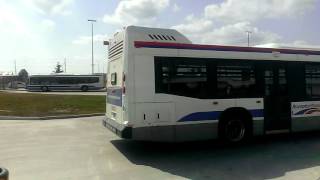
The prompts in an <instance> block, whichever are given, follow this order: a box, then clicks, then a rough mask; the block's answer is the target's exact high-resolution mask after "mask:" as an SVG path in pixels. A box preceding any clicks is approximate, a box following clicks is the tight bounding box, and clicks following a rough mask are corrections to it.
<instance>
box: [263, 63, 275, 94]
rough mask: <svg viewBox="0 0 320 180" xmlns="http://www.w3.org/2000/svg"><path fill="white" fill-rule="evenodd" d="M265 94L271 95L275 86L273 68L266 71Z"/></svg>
mask: <svg viewBox="0 0 320 180" xmlns="http://www.w3.org/2000/svg"><path fill="white" fill-rule="evenodd" d="M264 83H265V86H264V94H265V95H266V96H269V95H271V91H272V88H273V71H272V69H271V70H265V71H264Z"/></svg>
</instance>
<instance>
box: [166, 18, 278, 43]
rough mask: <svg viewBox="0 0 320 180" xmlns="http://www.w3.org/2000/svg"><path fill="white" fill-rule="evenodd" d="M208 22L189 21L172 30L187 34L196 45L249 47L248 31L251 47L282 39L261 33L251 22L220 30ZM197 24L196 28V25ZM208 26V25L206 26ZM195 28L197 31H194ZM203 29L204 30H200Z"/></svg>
mask: <svg viewBox="0 0 320 180" xmlns="http://www.w3.org/2000/svg"><path fill="white" fill-rule="evenodd" d="M207 21H208V20H202V23H200V22H201V21H197V20H195V21H189V24H188V23H187V24H182V25H177V26H173V27H172V28H174V29H177V30H178V31H180V32H182V33H183V34H185V35H186V36H187V37H189V38H190V39H191V40H192V41H193V42H194V43H206V44H223V45H243V46H245V45H247V34H246V31H248V30H249V31H251V32H252V34H251V43H250V44H251V45H255V44H265V43H272V42H278V41H279V40H280V39H281V37H280V36H279V35H277V34H275V33H271V32H265V31H261V30H260V29H258V28H256V27H254V26H252V25H251V23H250V22H239V23H235V24H228V25H225V26H221V27H219V28H213V27H212V23H211V24H210V23H208V22H207ZM196 23H199V24H197V25H196V26H194V24H196ZM206 24H208V25H206ZM192 27H194V28H195V29H192ZM200 27H202V28H200Z"/></svg>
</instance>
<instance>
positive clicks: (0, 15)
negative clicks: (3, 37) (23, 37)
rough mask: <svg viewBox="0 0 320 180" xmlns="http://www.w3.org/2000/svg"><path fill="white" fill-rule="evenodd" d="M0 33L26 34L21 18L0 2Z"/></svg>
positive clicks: (25, 26)
mask: <svg viewBox="0 0 320 180" xmlns="http://www.w3.org/2000/svg"><path fill="white" fill-rule="evenodd" d="M0 27H1V28H0V32H2V33H18V34H24V33H28V27H27V25H26V23H25V21H24V19H23V18H21V17H20V16H18V15H17V10H16V9H15V8H14V7H13V6H11V5H10V4H7V3H5V1H0Z"/></svg>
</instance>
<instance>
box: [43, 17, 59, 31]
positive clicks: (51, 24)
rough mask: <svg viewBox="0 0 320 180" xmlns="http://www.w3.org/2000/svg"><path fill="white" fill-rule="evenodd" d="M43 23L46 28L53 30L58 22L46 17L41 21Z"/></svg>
mask: <svg viewBox="0 0 320 180" xmlns="http://www.w3.org/2000/svg"><path fill="white" fill-rule="evenodd" d="M41 25H42V27H44V28H45V29H46V30H52V29H53V28H54V27H55V26H56V23H55V22H54V21H52V20H50V19H45V20H43V21H42V22H41Z"/></svg>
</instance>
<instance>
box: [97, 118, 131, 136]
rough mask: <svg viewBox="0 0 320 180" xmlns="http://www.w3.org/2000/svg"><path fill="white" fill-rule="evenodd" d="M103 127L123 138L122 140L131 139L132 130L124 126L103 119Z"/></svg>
mask: <svg viewBox="0 0 320 180" xmlns="http://www.w3.org/2000/svg"><path fill="white" fill-rule="evenodd" d="M102 124H103V126H104V127H106V128H108V129H109V130H110V131H112V132H113V133H115V134H116V135H117V136H119V137H121V138H124V139H131V138H132V128H131V127H127V126H124V125H123V124H120V123H118V122H116V121H114V120H112V119H109V118H107V117H105V118H104V119H103V121H102Z"/></svg>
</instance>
